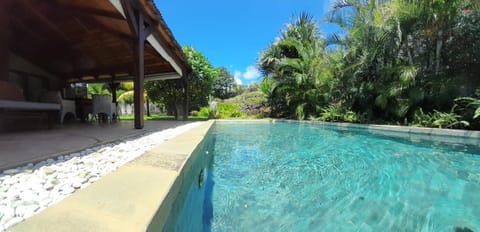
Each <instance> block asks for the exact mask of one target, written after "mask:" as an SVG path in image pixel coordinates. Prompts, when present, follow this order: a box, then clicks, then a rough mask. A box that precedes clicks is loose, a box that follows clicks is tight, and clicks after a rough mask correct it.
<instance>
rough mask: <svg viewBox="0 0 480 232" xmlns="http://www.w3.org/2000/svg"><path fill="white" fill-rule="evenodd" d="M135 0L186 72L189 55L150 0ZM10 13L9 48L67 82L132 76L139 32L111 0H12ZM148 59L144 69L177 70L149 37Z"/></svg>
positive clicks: (155, 34) (146, 44) (158, 38)
mask: <svg viewBox="0 0 480 232" xmlns="http://www.w3.org/2000/svg"><path fill="white" fill-rule="evenodd" d="M2 1H4V0H2ZM7 1H8V0H7ZM127 1H128V0H127ZM131 1H132V2H134V4H137V6H138V7H140V8H141V9H142V10H143V12H144V14H145V15H147V17H149V18H148V20H149V22H151V23H154V24H155V27H154V28H155V29H156V30H155V32H153V33H152V35H153V36H154V37H155V38H156V39H157V41H159V44H161V45H162V47H164V49H165V50H166V51H167V53H168V54H169V55H170V57H171V58H172V59H173V60H174V62H175V63H177V64H178V65H179V66H180V67H181V69H182V70H184V71H185V72H188V70H189V69H190V67H189V65H188V63H187V61H186V58H185V56H184V55H183V53H182V51H181V48H180V46H179V45H178V43H177V42H176V41H175V39H174V38H173V36H172V34H171V32H170V30H169V29H168V27H167V26H166V24H165V22H164V21H163V19H162V17H161V15H160V13H159V12H158V10H157V9H156V7H155V6H154V5H153V2H152V0H131ZM9 13H10V14H11V15H10V36H9V42H8V46H9V49H10V50H11V51H13V52H14V53H16V54H18V55H20V56H22V57H24V58H26V59H27V60H29V61H30V62H32V63H34V64H36V65H38V66H40V67H42V68H44V69H46V70H48V71H49V72H51V73H53V74H55V75H57V76H58V77H60V78H62V79H64V80H65V81H66V82H82V81H86V80H90V81H91V80H92V79H93V80H99V81H102V80H103V79H105V80H107V79H111V77H112V76H122V75H123V76H128V77H130V76H131V75H130V74H131V73H132V72H133V71H134V66H133V65H134V53H133V51H132V41H133V40H134V39H135V38H134V36H133V34H132V32H131V31H130V28H129V25H128V23H127V21H126V20H125V18H124V17H123V15H122V14H121V13H120V12H119V11H118V10H117V9H116V8H115V6H114V5H112V3H111V2H110V1H109V0H12V4H11V6H10V10H9ZM144 59H145V74H146V75H149V74H161V73H174V72H175V69H174V68H173V67H172V65H171V64H170V63H169V62H168V61H167V60H165V59H164V58H163V57H162V56H160V55H159V53H157V51H156V50H155V49H154V48H153V47H152V46H151V45H150V44H149V43H145V55H144ZM127 74H128V75H127Z"/></svg>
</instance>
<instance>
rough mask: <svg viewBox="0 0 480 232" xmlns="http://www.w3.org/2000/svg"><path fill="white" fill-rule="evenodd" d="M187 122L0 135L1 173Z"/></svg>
mask: <svg viewBox="0 0 480 232" xmlns="http://www.w3.org/2000/svg"><path fill="white" fill-rule="evenodd" d="M186 123H188V122H185V121H145V128H144V129H142V130H135V129H133V121H118V122H116V123H111V124H103V125H102V124H93V123H90V124H89V123H72V124H66V125H63V126H58V127H57V128H54V129H52V130H37V131H24V132H8V133H0V147H1V148H2V151H1V152H0V171H1V170H5V169H8V168H14V167H17V166H20V165H24V164H27V163H35V162H39V161H42V160H46V159H49V158H54V157H57V156H60V155H65V154H69V153H74V152H77V151H80V150H84V149H86V148H89V147H93V146H98V145H102V144H105V143H111V142H115V141H118V140H123V139H128V138H132V137H136V136H141V135H145V134H147V133H151V132H155V131H160V130H165V129H169V128H174V127H177V126H180V125H184V124H186Z"/></svg>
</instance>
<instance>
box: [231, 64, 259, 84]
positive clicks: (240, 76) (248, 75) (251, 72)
mask: <svg viewBox="0 0 480 232" xmlns="http://www.w3.org/2000/svg"><path fill="white" fill-rule="evenodd" d="M261 76H262V73H261V72H260V71H259V70H258V69H257V68H256V67H255V66H253V65H250V66H248V67H247V68H246V69H245V72H241V71H238V70H235V72H234V73H233V78H235V82H236V83H237V84H239V85H242V84H243V83H244V82H246V83H249V82H252V81H253V82H255V81H256V80H257V79H258V78H259V77H261Z"/></svg>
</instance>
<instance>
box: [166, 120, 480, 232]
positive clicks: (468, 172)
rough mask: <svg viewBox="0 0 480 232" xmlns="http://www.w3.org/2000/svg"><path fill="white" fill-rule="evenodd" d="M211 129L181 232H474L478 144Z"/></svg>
mask: <svg viewBox="0 0 480 232" xmlns="http://www.w3.org/2000/svg"><path fill="white" fill-rule="evenodd" d="M212 133H213V136H212V137H213V138H214V141H213V142H212V146H211V147H210V148H208V149H209V150H210V151H205V154H206V155H207V156H209V157H210V156H211V157H212V158H211V162H210V161H209V164H208V165H206V168H205V170H206V172H205V183H204V184H202V185H201V187H200V186H199V185H197V184H198V183H196V182H195V184H194V185H192V187H191V188H190V189H189V194H188V197H187V199H186V200H185V204H184V207H183V210H182V212H181V213H180V215H179V216H175V218H171V219H170V220H173V221H174V223H176V230H177V231H455V230H457V231H468V230H467V229H470V230H471V231H480V150H479V149H478V148H477V147H469V146H466V145H462V144H442V143H434V142H428V141H421V140H417V141H410V140H406V139H398V138H389V137H384V136H374V135H372V134H369V133H366V132H363V131H361V130H355V131H339V130H335V129H329V128H324V127H322V126H320V125H315V124H300V123H222V122H220V123H218V122H217V123H216V125H215V128H214V129H213V131H212ZM207 153H208V154H207ZM192 218H194V219H192ZM195 218H196V219H195Z"/></svg>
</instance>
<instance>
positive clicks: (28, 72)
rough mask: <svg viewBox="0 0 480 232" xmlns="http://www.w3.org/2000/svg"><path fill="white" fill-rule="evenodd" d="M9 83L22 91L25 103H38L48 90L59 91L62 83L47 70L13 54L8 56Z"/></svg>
mask: <svg viewBox="0 0 480 232" xmlns="http://www.w3.org/2000/svg"><path fill="white" fill-rule="evenodd" d="M9 81H10V82H11V83H14V84H16V85H18V86H19V87H20V88H21V89H23V94H24V96H25V99H26V100H27V101H34V102H36V101H39V100H40V97H41V95H42V94H43V93H44V92H46V91H49V90H60V89H61V88H62V84H63V82H62V81H61V80H60V79H59V78H58V77H56V76H55V75H53V74H51V73H49V72H48V71H47V70H44V69H42V68H40V67H39V66H37V65H35V64H33V63H31V62H29V61H28V60H26V59H24V58H22V57H20V56H18V55H16V54H14V53H12V52H11V53H10V54H9Z"/></svg>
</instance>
